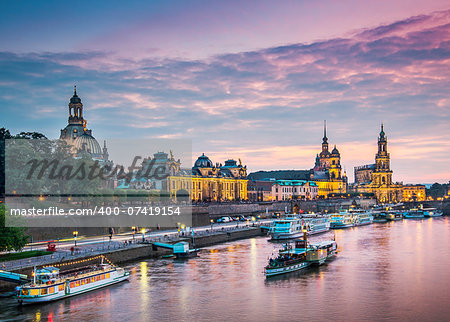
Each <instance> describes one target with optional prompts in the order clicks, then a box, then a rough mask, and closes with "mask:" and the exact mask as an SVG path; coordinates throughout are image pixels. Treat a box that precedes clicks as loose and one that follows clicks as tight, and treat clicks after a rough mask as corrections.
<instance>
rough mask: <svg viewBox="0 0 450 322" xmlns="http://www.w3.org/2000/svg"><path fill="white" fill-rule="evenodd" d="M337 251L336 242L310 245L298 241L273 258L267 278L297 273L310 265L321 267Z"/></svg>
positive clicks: (300, 240) (267, 268)
mask: <svg viewBox="0 0 450 322" xmlns="http://www.w3.org/2000/svg"><path fill="white" fill-rule="evenodd" d="M336 249H337V245H336V242H335V241H334V240H330V241H324V242H320V243H315V244H310V243H308V241H307V239H306V232H305V233H304V238H303V239H299V240H296V241H295V242H294V245H285V246H284V248H283V249H282V250H280V251H279V253H278V256H277V257H276V258H271V259H270V260H269V264H268V265H267V266H266V267H265V274H266V277H270V276H274V275H280V274H285V273H290V272H295V271H298V270H301V269H303V268H306V267H308V266H310V265H314V264H315V265H321V264H323V263H324V262H325V261H326V260H327V259H328V258H330V257H332V256H334V255H335V253H336Z"/></svg>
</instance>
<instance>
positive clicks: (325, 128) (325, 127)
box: [323, 120, 328, 140]
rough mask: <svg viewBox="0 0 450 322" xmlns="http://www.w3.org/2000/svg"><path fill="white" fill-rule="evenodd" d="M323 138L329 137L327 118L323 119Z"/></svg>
mask: <svg viewBox="0 0 450 322" xmlns="http://www.w3.org/2000/svg"><path fill="white" fill-rule="evenodd" d="M323 139H324V140H326V139H328V138H327V120H323Z"/></svg>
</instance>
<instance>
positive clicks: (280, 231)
mask: <svg viewBox="0 0 450 322" xmlns="http://www.w3.org/2000/svg"><path fill="white" fill-rule="evenodd" d="M303 230H306V232H307V234H308V235H314V234H319V233H323V232H326V231H328V230H330V217H329V216H321V215H305V216H298V215H288V216H286V218H285V219H277V220H274V222H273V225H272V227H271V228H270V230H269V234H270V235H271V236H272V239H273V240H282V239H293V238H298V237H300V236H302V235H303Z"/></svg>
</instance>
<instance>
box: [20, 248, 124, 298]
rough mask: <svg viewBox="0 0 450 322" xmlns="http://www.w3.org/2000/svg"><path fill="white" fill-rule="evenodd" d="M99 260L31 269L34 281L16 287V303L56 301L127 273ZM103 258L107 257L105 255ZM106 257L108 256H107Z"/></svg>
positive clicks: (98, 286)
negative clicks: (77, 265)
mask: <svg viewBox="0 0 450 322" xmlns="http://www.w3.org/2000/svg"><path fill="white" fill-rule="evenodd" d="M100 257H101V258H102V263H101V264H99V265H91V266H86V267H82V268H79V269H72V270H69V271H65V272H60V269H59V268H57V267H53V266H47V267H44V268H41V269H38V270H34V272H33V281H32V282H30V283H27V284H24V285H21V286H18V287H17V294H16V296H15V297H16V298H17V300H18V302H19V304H34V303H43V302H49V301H55V300H59V299H63V298H67V297H70V296H74V295H78V294H82V293H86V292H89V291H92V290H95V289H98V288H101V287H105V286H109V285H111V284H115V283H119V282H122V281H124V280H126V279H128V277H129V275H130V273H129V272H127V271H126V270H124V269H123V268H120V267H117V266H115V265H113V264H112V263H110V262H109V261H108V263H103V259H104V258H105V257H104V256H102V255H100ZM105 259H106V258H105ZM106 260H107V259H106Z"/></svg>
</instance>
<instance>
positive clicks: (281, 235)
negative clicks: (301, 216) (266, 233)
mask: <svg viewBox="0 0 450 322" xmlns="http://www.w3.org/2000/svg"><path fill="white" fill-rule="evenodd" d="M300 236H303V233H302V232H301V231H298V232H295V233H272V239H273V240H282V239H293V238H297V237H300Z"/></svg>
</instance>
